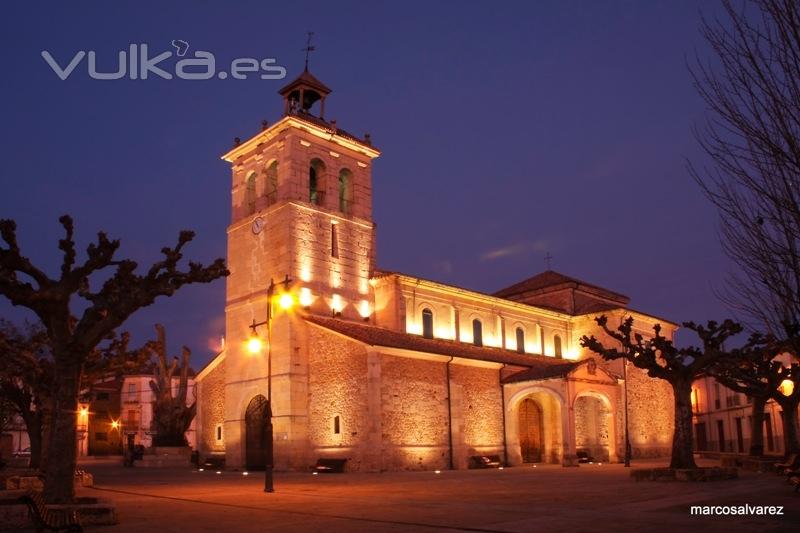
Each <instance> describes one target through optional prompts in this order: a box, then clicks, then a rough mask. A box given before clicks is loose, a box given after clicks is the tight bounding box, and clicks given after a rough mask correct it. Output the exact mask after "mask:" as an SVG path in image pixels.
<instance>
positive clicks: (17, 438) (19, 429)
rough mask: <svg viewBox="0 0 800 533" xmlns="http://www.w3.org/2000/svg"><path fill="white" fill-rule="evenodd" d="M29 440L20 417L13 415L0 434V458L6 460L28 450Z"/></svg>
mask: <svg viewBox="0 0 800 533" xmlns="http://www.w3.org/2000/svg"><path fill="white" fill-rule="evenodd" d="M30 447H31V439H30V438H29V437H28V429H27V428H26V427H25V422H24V421H23V420H22V417H21V416H20V415H15V416H14V418H13V419H12V420H11V422H10V423H9V424H7V425H6V426H5V427H4V428H2V432H1V433H0V458H2V459H3V460H7V459H8V458H9V457H11V456H12V455H14V454H18V453H20V452H25V451H28V450H30Z"/></svg>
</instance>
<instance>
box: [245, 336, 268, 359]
mask: <svg viewBox="0 0 800 533" xmlns="http://www.w3.org/2000/svg"><path fill="white" fill-rule="evenodd" d="M263 347H264V343H263V342H262V341H261V338H260V337H259V336H258V335H256V334H255V333H254V334H253V335H252V336H251V337H250V338H249V339H248V340H247V351H248V352H250V353H251V354H257V353H260V352H261V349H262V348H263Z"/></svg>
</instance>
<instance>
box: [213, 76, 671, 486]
mask: <svg viewBox="0 0 800 533" xmlns="http://www.w3.org/2000/svg"><path fill="white" fill-rule="evenodd" d="M329 92H330V91H329V90H328V89H327V88H326V87H325V86H324V85H323V84H322V83H321V82H319V81H318V80H316V79H315V78H314V77H313V76H311V75H310V74H309V73H308V72H304V73H303V74H302V75H301V76H300V77H299V78H298V79H297V80H295V81H294V82H292V84H290V85H288V86H287V87H286V88H285V89H284V90H283V91H281V94H282V95H283V96H284V99H285V103H284V109H285V111H286V114H285V115H284V117H283V118H282V119H281V120H279V121H278V122H277V123H276V124H274V125H272V126H270V127H266V126H265V127H264V129H263V130H262V131H261V132H260V133H258V134H256V135H255V136H253V137H252V138H251V139H249V140H247V141H245V142H237V144H236V146H235V147H234V148H233V149H232V150H231V151H230V152H228V153H227V154H225V155H224V156H223V159H225V160H226V161H228V162H229V163H230V164H231V166H232V189H231V190H232V220H231V225H230V226H229V228H228V266H229V269H230V271H231V275H230V277H229V278H228V279H227V299H226V340H227V345H226V348H225V350H224V351H223V352H222V353H221V354H220V355H219V356H217V358H215V359H214V360H213V361H212V363H211V364H209V366H208V367H207V368H206V369H204V370H203V371H202V372H201V373H200V374H199V375H198V382H199V388H198V391H199V395H200V402H199V406H200V408H199V410H198V419H199V427H200V431H201V435H200V439H199V443H200V452H201V454H202V455H204V456H205V455H213V454H223V453H224V455H225V459H226V463H227V466H228V467H231V468H245V467H249V466H258V465H257V464H255V463H257V462H258V459H259V458H262V457H263V455H264V454H263V450H261V449H257V448H258V446H260V444H259V442H260V441H259V440H258V439H257V438H254V435H256V432H258V431H260V426H256V425H254V424H256V423H259V422H263V420H261V421H259V420H257V419H256V416H255V414H254V413H256V412H257V411H255V410H254V409H255V407H254V406H258V405H261V403H260V402H262V398H263V399H271V403H272V411H273V422H274V444H275V464H276V467H277V468H279V469H298V470H303V469H307V468H308V466H309V465H311V464H313V463H314V462H315V461H316V459H317V458H320V457H341V458H347V459H348V461H347V468H348V469H349V470H354V471H381V470H400V469H426V470H432V469H444V468H450V467H452V468H467V467H468V466H469V465H470V461H471V457H473V456H478V455H499V456H501V457H502V458H504V460H505V461H507V462H508V463H510V464H519V463H521V462H525V461H528V460H531V458H535V459H536V460H540V461H544V462H555V463H562V462H563V463H564V464H571V463H573V462H574V459H575V456H576V454H577V452H579V451H582V450H580V448H581V447H584V448H586V447H592V448H593V449H594V451H592V453H594V454H597V455H602V456H603V457H607V458H608V459H609V460H618V459H619V458H620V456H621V454H622V451H621V450H622V449H623V448H624V446H623V440H622V438H623V434H624V432H623V409H622V406H623V401H624V396H623V381H622V379H621V376H622V367H621V366H620V364H618V363H612V364H605V363H603V362H595V361H594V360H593V359H591V358H588V354H585V353H583V352H582V349H581V348H580V346H579V343H578V340H579V339H580V336H581V335H582V334H584V333H587V334H597V335H598V336H599V335H600V334H599V332H598V331H597V327H596V325H595V324H594V322H593V320H592V319H593V317H595V316H597V315H598V314H600V313H604V314H606V315H608V316H609V317H610V319H611V320H618V319H621V317H623V316H627V315H630V314H632V315H633V316H634V317H635V319H636V321H637V327H640V328H641V329H642V331H643V332H645V333H646V332H647V330H648V329H649V328H650V327H651V326H652V324H653V323H655V322H657V321H659V320H658V319H655V318H653V317H649V316H647V315H644V314H641V313H637V312H633V311H631V310H629V309H627V307H626V305H627V302H628V300H627V298H626V297H624V296H622V295H620V294H617V293H614V292H612V291H608V290H606V289H602V288H599V287H596V286H593V285H590V284H586V283H584V282H581V281H579V280H575V279H573V278H569V277H567V276H563V275H561V274H558V273H555V272H551V271H548V272H545V273H542V274H540V275H538V276H534V277H533V278H530V279H529V280H525V281H524V282H521V283H519V284H516V285H514V286H512V287H509V288H507V289H504V290H502V291H499V292H498V293H496V294H494V295H488V294H482V293H478V292H475V291H470V290H467V289H462V288H458V287H453V286H450V285H446V284H442V283H438V282H434V281H429V280H424V279H420V278H417V277H413V276H408V275H405V274H400V273H394V272H385V271H380V270H378V269H377V267H376V265H375V253H374V249H375V225H374V223H373V218H372V175H371V169H372V160H373V159H374V158H376V157H378V156H379V155H380V152H379V151H378V150H377V149H376V148H375V147H374V146H372V144H371V142H370V140H369V138H368V136H367V137H365V138H363V139H361V138H357V137H355V136H353V135H350V134H349V133H347V132H345V131H343V130H341V129H339V128H338V127H337V125H336V124H335V123H334V122H331V121H326V120H325V119H324V118H323V117H322V116H316V115H314V114H312V111H311V109H312V107H313V106H314V105H315V104H317V102H319V103H320V104H322V103H323V102H324V100H325V98H326V97H327V95H328V93H329ZM320 115H321V113H320ZM271 281H272V282H273V285H271ZM270 286H272V287H273V288H272V289H271V290H268V287H270ZM268 294H271V295H272V296H273V299H272V300H271V301H268ZM279 302H280V303H281V304H280V305H279ZM268 306H271V308H272V313H271V314H269V313H268ZM268 316H270V317H271V320H269V321H267V317H268ZM659 322H661V323H662V325H663V326H664V330H665V333H666V334H667V335H671V334H672V332H673V331H674V329H675V326H674V325H673V324H670V323H669V322H665V321H659ZM253 323H256V328H255V329H256V332H257V334H258V336H259V337H260V338H261V339H263V341H264V342H263V349H261V350H256V353H251V351H249V350H248V349H247V346H248V343H247V340H248V338H249V337H250V336H251V334H252V328H251V324H253ZM259 323H260V324H259ZM254 346H258V345H254ZM637 372H638V371H635V372H634V371H631V372H629V379H628V381H629V385H630V387H629V389H630V390H629V400H630V401H629V412H630V427H631V428H632V437H631V440H632V442H633V446H634V452H635V453H636V454H638V455H654V454H661V453H665V452H667V451H668V449H669V440H670V438H671V432H672V427H671V424H672V423H671V420H672V418H671V416H672V415H671V409H672V400H671V395H670V392H669V389H668V387H665V386H663V384H659V383H656V382H655V381H653V380H651V379H649V378H646V377H642V376H641V375H640V374H639V373H637ZM270 384H271V389H270V387H269V386H270ZM526 400H530V401H528V403H526V404H525V405H526V406H528V408H529V409H530V413H528V415H526V416H527V418H525V417H520V416H519V410H520V406H521V405H522V404H523V402H525V401H526ZM576 402H578V409H579V414H577V415H576ZM262 403H263V402H262ZM584 404H585V405H584ZM585 406H590V407H591V409H588V408H587V407H585ZM521 424H522V426H523V427H520V425H521ZM534 426H535V427H534ZM634 433H635V436H634ZM579 445H580V446H579Z"/></svg>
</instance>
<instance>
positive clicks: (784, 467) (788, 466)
mask: <svg viewBox="0 0 800 533" xmlns="http://www.w3.org/2000/svg"><path fill="white" fill-rule="evenodd" d="M798 458H800V455H798V454H796V453H793V454H791V455H790V456H789V457H788V458H787V459H786V461H784V462H782V463H775V472H776V473H777V474H783V473H785V472H787V471H789V470H796V469H797V467H798V466H800V461H799V460H798Z"/></svg>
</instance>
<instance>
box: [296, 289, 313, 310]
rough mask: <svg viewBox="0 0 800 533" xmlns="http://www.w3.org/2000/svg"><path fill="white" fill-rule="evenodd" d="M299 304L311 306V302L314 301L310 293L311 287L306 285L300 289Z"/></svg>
mask: <svg viewBox="0 0 800 533" xmlns="http://www.w3.org/2000/svg"><path fill="white" fill-rule="evenodd" d="M299 299H300V305H302V306H303V307H311V304H312V303H314V297H313V295H312V294H311V289H309V288H308V287H303V288H302V289H300V298H299Z"/></svg>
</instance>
